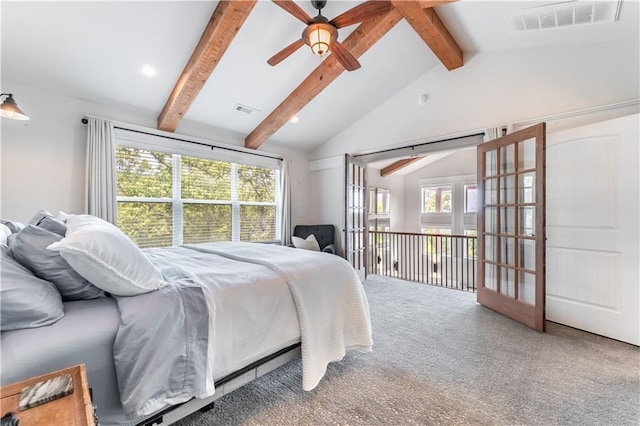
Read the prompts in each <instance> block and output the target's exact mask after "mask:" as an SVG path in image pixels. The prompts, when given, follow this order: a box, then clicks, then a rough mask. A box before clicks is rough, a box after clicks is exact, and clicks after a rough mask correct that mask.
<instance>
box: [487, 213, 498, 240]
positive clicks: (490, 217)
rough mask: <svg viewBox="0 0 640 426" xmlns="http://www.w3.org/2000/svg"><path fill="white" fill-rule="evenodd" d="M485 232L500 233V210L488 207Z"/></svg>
mask: <svg viewBox="0 0 640 426" xmlns="http://www.w3.org/2000/svg"><path fill="white" fill-rule="evenodd" d="M484 232H488V233H491V234H496V233H498V208H497V207H487V208H486V209H484Z"/></svg>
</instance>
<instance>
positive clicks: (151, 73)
mask: <svg viewBox="0 0 640 426" xmlns="http://www.w3.org/2000/svg"><path fill="white" fill-rule="evenodd" d="M138 71H140V73H141V74H142V75H144V76H147V77H155V76H156V75H158V71H156V69H155V67H154V66H153V65H149V64H144V65H140V66H139V67H138Z"/></svg>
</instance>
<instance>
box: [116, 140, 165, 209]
mask: <svg viewBox="0 0 640 426" xmlns="http://www.w3.org/2000/svg"><path fill="white" fill-rule="evenodd" d="M172 161H173V159H172V155H171V154H166V153H163V152H156V151H146V150H143V149H137V148H129V147H125V146H117V147H116V182H117V184H116V186H117V194H118V196H120V197H144V198H171V182H172V172H171V169H172Z"/></svg>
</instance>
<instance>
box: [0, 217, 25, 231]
mask: <svg viewBox="0 0 640 426" xmlns="http://www.w3.org/2000/svg"><path fill="white" fill-rule="evenodd" d="M0 223H2V224H3V225H5V226H6V227H7V228H9V230H10V231H11V232H12V233H16V232H18V231H20V230H21V229H22V228H24V225H23V224H22V223H21V222H16V221H15V220H6V219H2V220H0Z"/></svg>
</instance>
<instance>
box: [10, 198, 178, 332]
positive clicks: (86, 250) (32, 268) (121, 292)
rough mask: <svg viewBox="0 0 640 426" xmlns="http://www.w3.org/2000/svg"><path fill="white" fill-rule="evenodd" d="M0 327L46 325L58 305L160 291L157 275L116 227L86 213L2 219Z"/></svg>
mask: <svg viewBox="0 0 640 426" xmlns="http://www.w3.org/2000/svg"><path fill="white" fill-rule="evenodd" d="M0 250H1V252H2V265H1V267H0V268H1V269H0V270H1V274H2V277H1V281H0V282H1V286H0V292H1V294H0V303H1V306H0V313H1V319H0V329H1V330H2V331H5V330H16V329H21V328H32V327H40V326H44V325H50V324H53V323H55V322H56V321H58V320H59V319H60V318H62V317H63V316H64V307H63V303H62V302H63V301H72V300H85V299H96V298H101V297H106V296H107V295H108V293H110V294H113V295H117V296H134V295H137V294H142V293H146V292H149V291H153V290H156V289H159V288H161V287H163V286H164V285H165V284H166V283H165V282H164V280H163V279H162V275H161V274H160V272H159V271H158V270H157V269H156V268H155V267H154V266H153V264H151V262H150V261H149V260H148V258H147V257H146V256H145V255H144V253H142V251H140V249H139V248H138V247H137V246H136V245H135V244H134V243H133V242H132V241H131V240H130V239H129V238H128V237H127V236H126V235H125V234H124V233H123V232H122V231H120V230H119V229H118V228H117V227H115V226H114V225H112V224H110V223H108V222H106V221H104V220H102V219H100V218H97V217H95V216H90V215H67V214H65V213H63V212H60V213H58V215H56V216H53V215H52V214H51V213H49V212H48V211H46V210H41V211H39V212H38V213H36V215H35V216H34V217H33V218H32V219H31V220H30V221H29V224H28V225H26V226H24V225H23V224H21V223H19V222H15V221H8V220H2V221H1V224H0Z"/></svg>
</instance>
